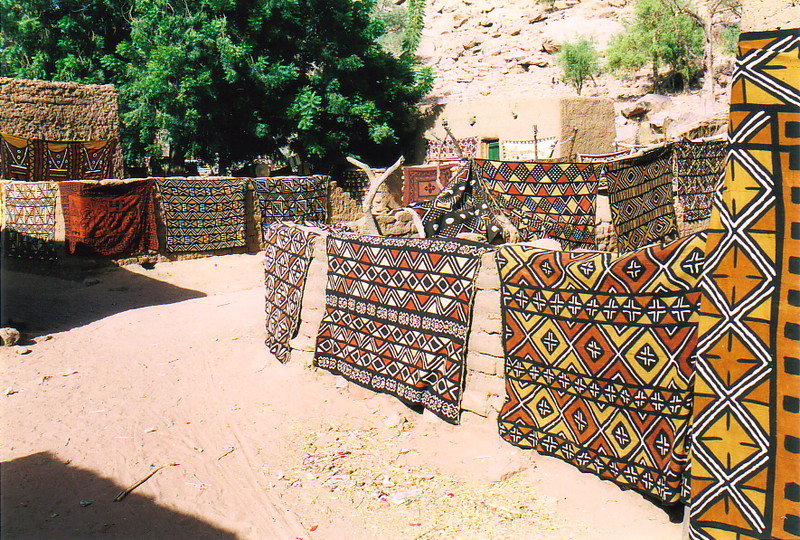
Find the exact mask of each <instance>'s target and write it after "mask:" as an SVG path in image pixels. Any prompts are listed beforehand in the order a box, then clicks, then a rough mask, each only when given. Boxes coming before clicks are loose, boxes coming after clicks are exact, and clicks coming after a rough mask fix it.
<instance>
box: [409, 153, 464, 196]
mask: <svg viewBox="0 0 800 540" xmlns="http://www.w3.org/2000/svg"><path fill="white" fill-rule="evenodd" d="M459 167H460V164H458V163H447V164H442V165H412V166H410V167H403V206H408V205H409V204H411V203H415V202H422V201H429V200H431V199H433V198H434V197H436V195H438V194H439V192H440V191H442V188H443V186H446V185H447V184H448V183H449V182H450V178H451V177H452V176H453V174H454V173H455V172H456V171H457V170H458V169H459Z"/></svg>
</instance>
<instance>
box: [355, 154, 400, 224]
mask: <svg viewBox="0 0 800 540" xmlns="http://www.w3.org/2000/svg"><path fill="white" fill-rule="evenodd" d="M347 161H348V162H349V163H351V164H352V165H355V166H356V167H358V168H359V169H361V170H362V171H364V173H365V174H366V175H367V178H368V179H369V189H368V190H367V193H366V194H365V195H364V202H363V203H362V205H361V209H362V210H363V211H364V215H365V216H366V218H367V219H366V225H367V232H368V233H369V234H372V235H375V236H379V235H380V234H381V233H380V230H379V229H378V222H377V221H375V216H373V215H372V202H373V201H374V200H375V195H376V194H377V193H378V188H380V187H381V185H383V183H384V182H386V179H387V178H389V177H390V176H392V174H393V173H394V172H395V171H396V170H397V169H398V168H399V167H400V166H401V165H402V164H403V163H404V162H405V158H404V157H403V156H400V157H399V158H398V159H397V161H395V162H394V165H392V166H391V167H389V168H388V169H386V170H385V171H383V173H381V175H380V176H378V177H376V176H375V172H374V171H373V170H372V168H371V167H370V166H369V165H367V164H365V163H361V162H360V161H358V160H357V159H356V158H354V157H351V156H347Z"/></svg>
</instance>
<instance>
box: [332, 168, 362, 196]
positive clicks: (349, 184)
mask: <svg viewBox="0 0 800 540" xmlns="http://www.w3.org/2000/svg"><path fill="white" fill-rule="evenodd" d="M334 181H335V182H336V185H337V186H338V187H339V188H341V189H342V190H343V191H346V192H347V193H349V194H350V195H351V196H352V197H353V199H354V200H356V201H358V202H361V201H363V200H364V194H365V193H366V192H367V188H368V187H369V178H368V177H367V173H365V172H364V171H362V170H361V169H344V170H343V171H340V172H339V173H338V174H337V175H336V176H335V177H334Z"/></svg>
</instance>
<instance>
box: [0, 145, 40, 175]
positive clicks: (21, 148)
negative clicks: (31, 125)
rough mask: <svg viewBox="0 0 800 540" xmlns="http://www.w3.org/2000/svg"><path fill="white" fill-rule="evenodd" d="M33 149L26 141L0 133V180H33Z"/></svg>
mask: <svg viewBox="0 0 800 540" xmlns="http://www.w3.org/2000/svg"><path fill="white" fill-rule="evenodd" d="M33 167H34V159H33V147H32V145H31V144H30V141H29V140H28V139H25V138H22V137H17V136H15V135H9V134H8V133H0V178H2V179H3V180H19V181H22V182H24V181H27V180H32V179H33Z"/></svg>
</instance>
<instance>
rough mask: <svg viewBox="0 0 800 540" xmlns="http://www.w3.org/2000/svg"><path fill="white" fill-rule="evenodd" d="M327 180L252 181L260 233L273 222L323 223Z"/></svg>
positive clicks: (283, 178)
mask: <svg viewBox="0 0 800 540" xmlns="http://www.w3.org/2000/svg"><path fill="white" fill-rule="evenodd" d="M329 181H330V177H329V176H323V175H313V176H273V177H269V178H254V179H253V180H252V185H253V191H254V193H255V196H256V199H257V200H258V206H259V209H260V211H261V230H262V232H266V227H267V225H268V224H269V223H272V222H274V221H294V222H298V223H299V222H303V221H310V222H318V223H325V221H326V219H327V216H328V183H329Z"/></svg>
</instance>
